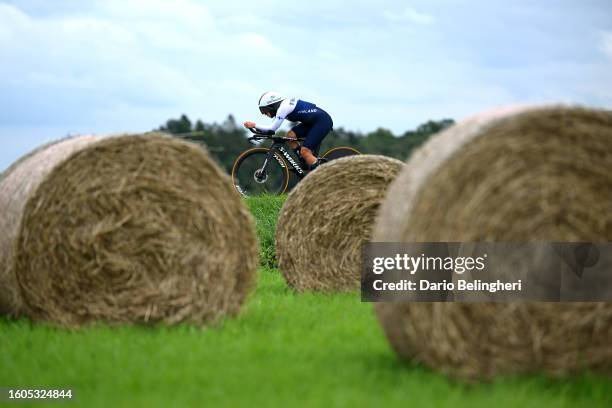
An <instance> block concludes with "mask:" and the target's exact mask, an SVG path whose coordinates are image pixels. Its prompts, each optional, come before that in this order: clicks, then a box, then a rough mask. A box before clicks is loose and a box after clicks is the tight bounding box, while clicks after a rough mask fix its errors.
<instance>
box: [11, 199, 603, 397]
mask: <svg viewBox="0 0 612 408" xmlns="http://www.w3.org/2000/svg"><path fill="white" fill-rule="evenodd" d="M268 204H269V203H263V204H261V205H259V204H258V203H255V202H253V201H251V202H249V205H250V206H251V208H254V207H255V208H263V207H265V206H267V205H268ZM271 208H277V207H275V205H272V207H271ZM265 218H266V217H264V219H263V221H262V222H268V221H270V220H267V221H266V219H265ZM260 225H263V224H261V223H260ZM271 225H272V226H273V223H272V224H271ZM268 232H269V231H268ZM268 238H269V237H268ZM260 239H261V241H262V242H264V241H265V240H264V239H262V238H261V237H260ZM0 386H15V387H26V386H30V387H41V386H45V387H73V388H74V389H75V390H76V394H77V399H78V403H77V404H74V405H72V404H70V405H68V406H77V405H80V406H87V407H108V406H123V407H133V406H159V407H165V406H212V407H225V406H249V407H251V406H266V407H267V406H294V405H298V406H350V407H353V406H357V407H359V406H398V407H399V406H402V407H406V406H414V407H419V406H439V407H446V406H448V407H453V408H455V407H491V406H495V407H496V408H498V407H500V408H501V407H515V406H519V407H576V406H578V407H597V406H601V407H610V406H612V392H611V391H610V390H611V389H612V380H610V379H606V378H604V377H596V376H593V375H588V374H585V375H582V376H577V377H574V378H572V379H570V380H564V381H561V380H551V379H547V378H545V377H540V376H531V377H520V378H506V379H502V380H499V381H498V382H496V383H493V384H483V385H472V386H467V385H462V384H458V383H454V382H452V381H450V380H448V379H447V378H445V377H443V376H441V375H438V374H436V373H434V372H432V371H430V370H427V369H425V368H423V367H419V366H415V365H408V364H402V363H400V362H399V361H398V360H397V358H396V357H395V355H394V353H393V352H392V351H391V349H390V348H389V346H388V344H387V341H386V339H385V337H384V335H383V333H382V331H381V329H380V327H379V325H378V323H377V321H376V319H375V317H374V315H373V312H372V307H371V305H370V304H365V303H361V302H360V301H359V295H358V293H350V294H342V295H324V294H301V295H298V294H296V293H294V292H292V291H291V290H290V289H288V288H287V286H286V285H285V283H284V281H283V280H282V278H281V276H280V274H279V272H278V270H276V269H270V268H261V269H260V270H259V281H258V286H257V289H256V291H255V292H254V293H253V295H252V296H251V297H250V299H249V301H248V303H247V304H246V306H245V308H244V310H243V312H242V313H241V315H240V316H239V317H238V318H237V319H232V320H226V321H225V322H223V323H222V324H220V325H219V326H218V327H215V328H210V329H199V328H195V327H190V326H180V327H173V328H164V327H155V328H144V327H123V328H109V327H105V326H98V327H90V328H87V329H83V330H80V331H75V332H71V331H66V330H61V329H54V328H50V327H46V326H43V325H33V324H31V323H30V322H28V321H26V320H20V321H16V322H15V321H6V320H4V321H2V320H0ZM7 406H9V405H7ZM35 406H38V404H37V405H35Z"/></svg>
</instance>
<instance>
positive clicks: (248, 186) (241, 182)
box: [232, 147, 289, 196]
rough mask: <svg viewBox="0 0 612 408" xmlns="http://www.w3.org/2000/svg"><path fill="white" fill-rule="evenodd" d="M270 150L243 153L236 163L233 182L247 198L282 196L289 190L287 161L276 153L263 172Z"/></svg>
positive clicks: (256, 148)
mask: <svg viewBox="0 0 612 408" xmlns="http://www.w3.org/2000/svg"><path fill="white" fill-rule="evenodd" d="M268 152H269V149H266V148H263V147H255V148H253V149H249V150H247V151H245V152H244V153H242V154H241V155H240V156H239V157H238V158H237V159H236V161H235V162H234V167H233V168H232V181H233V183H234V187H235V188H236V190H238V192H239V193H240V194H242V195H245V196H257V195H263V194H273V195H276V194H282V193H284V192H285V191H286V190H287V184H288V183H289V170H288V165H287V162H286V161H285V159H284V158H283V157H282V156H281V155H279V154H278V153H276V152H274V153H273V154H272V155H270V158H269V160H268V162H267V164H266V168H265V170H263V167H264V163H265V162H266V159H267V158H268Z"/></svg>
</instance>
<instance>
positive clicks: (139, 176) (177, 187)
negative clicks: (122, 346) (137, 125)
mask: <svg viewBox="0 0 612 408" xmlns="http://www.w3.org/2000/svg"><path fill="white" fill-rule="evenodd" d="M0 192H1V195H0V197H1V200H2V201H1V202H0V209H1V211H2V214H1V218H0V222H1V223H2V225H4V226H8V227H9V231H10V232H11V234H10V235H9V236H8V238H7V237H4V238H3V240H2V241H0V250H1V251H2V255H3V256H2V261H3V264H2V270H1V271H2V275H0V278H1V279H2V286H3V287H4V288H10V289H9V290H4V291H2V292H0V298H2V299H3V300H4V302H3V305H4V307H5V310H4V311H5V312H9V313H11V314H26V315H28V316H30V317H31V318H33V319H35V320H46V321H51V322H54V323H56V324H60V325H64V326H69V327H71V326H79V325H81V324H85V323H88V322H92V321H105V322H111V323H127V322H130V323H157V322H161V323H167V324H173V323H178V322H192V323H196V324H201V323H208V322H213V321H215V320H216V319H218V318H219V317H221V316H223V315H227V314H229V315H232V314H235V313H237V311H238V309H239V308H240V306H241V304H242V303H243V301H244V299H245V297H246V295H247V294H248V292H249V290H250V288H251V287H252V285H253V283H254V277H255V269H256V265H257V253H258V252H257V242H256V238H255V232H254V228H253V222H252V219H251V216H250V215H249V213H248V211H247V210H246V208H245V206H244V205H243V203H242V201H241V200H240V197H239V196H238V195H237V194H236V193H235V191H234V190H233V188H232V185H231V182H230V181H229V180H228V178H227V176H226V175H224V174H223V173H222V171H221V170H220V169H219V168H218V166H217V165H215V164H214V163H213V162H212V160H211V159H210V157H209V156H208V154H207V153H205V152H204V151H202V150H201V149H200V148H198V147H196V146H193V145H190V144H187V143H184V142H181V141H178V140H175V139H172V138H169V137H164V136H161V135H155V134H148V135H141V136H120V137H111V138H104V139H98V138H94V137H78V138H72V139H67V140H64V141H61V142H59V143H56V144H52V145H50V146H47V147H46V148H44V149H42V150H39V151H38V152H35V153H33V154H32V155H30V156H29V157H26V158H25V159H23V160H22V161H21V163H18V164H17V165H16V166H13V167H12V170H11V171H10V172H8V174H7V175H6V177H5V178H4V179H3V181H2V183H1V184H0ZM7 293H8V294H10V297H7ZM6 299H9V300H8V301H7V300H6ZM7 306H8V310H6V309H7Z"/></svg>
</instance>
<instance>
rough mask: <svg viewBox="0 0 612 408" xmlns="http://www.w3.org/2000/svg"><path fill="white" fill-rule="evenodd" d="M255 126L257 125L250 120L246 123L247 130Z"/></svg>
mask: <svg viewBox="0 0 612 408" xmlns="http://www.w3.org/2000/svg"><path fill="white" fill-rule="evenodd" d="M255 126H257V124H256V123H255V122H251V121H250V120H247V121H246V122H244V127H245V128H247V129H249V128H254V127H255Z"/></svg>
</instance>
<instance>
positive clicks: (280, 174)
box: [232, 128, 361, 196]
mask: <svg viewBox="0 0 612 408" xmlns="http://www.w3.org/2000/svg"><path fill="white" fill-rule="evenodd" d="M249 131H250V132H251V133H253V136H251V137H249V141H250V142H251V143H255V142H257V141H263V140H271V141H272V144H271V145H270V146H269V147H254V148H251V149H248V150H246V151H244V152H243V153H242V154H240V156H238V158H237V159H236V161H235V162H234V165H233V167H232V181H233V183H234V187H235V188H236V190H238V192H239V193H240V194H242V195H245V196H255V195H262V194H282V193H284V192H286V191H287V190H288V189H289V188H290V187H291V186H293V185H295V184H297V183H298V182H299V181H300V180H301V179H303V178H304V177H306V175H307V174H308V173H309V171H308V166H307V165H306V164H305V163H304V162H303V161H302V160H301V158H300V157H298V156H297V155H296V154H295V152H293V149H291V148H287V147H288V146H287V144H288V143H289V142H298V143H299V144H300V146H301V143H302V142H303V141H304V138H297V139H293V138H289V137H284V136H276V135H275V134H274V133H261V132H258V131H257V130H256V129H254V128H249ZM290 151H291V152H292V153H290ZM314 153H315V155H316V156H318V151H317V152H314ZM357 154H361V153H360V152H359V151H358V150H356V149H353V148H352V147H346V146H340V147H334V148H331V149H329V150H327V151H326V152H325V153H324V154H323V155H322V156H321V157H319V160H321V163H322V165H324V163H325V162H328V161H330V160H334V159H339V158H341V157H346V156H354V155H357Z"/></svg>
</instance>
